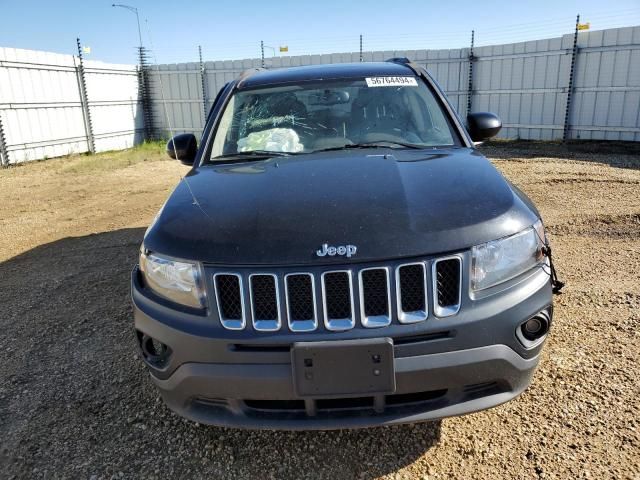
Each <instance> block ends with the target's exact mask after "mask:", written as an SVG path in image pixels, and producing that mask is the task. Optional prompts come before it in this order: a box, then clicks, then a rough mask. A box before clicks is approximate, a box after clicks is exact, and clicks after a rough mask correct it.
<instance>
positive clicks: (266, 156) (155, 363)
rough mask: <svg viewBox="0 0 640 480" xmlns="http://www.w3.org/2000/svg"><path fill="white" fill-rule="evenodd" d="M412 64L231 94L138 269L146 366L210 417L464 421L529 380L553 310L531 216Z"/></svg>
mask: <svg viewBox="0 0 640 480" xmlns="http://www.w3.org/2000/svg"><path fill="white" fill-rule="evenodd" d="M500 127H501V123H500V120H499V119H498V118H497V117H496V116H495V115H493V114H490V113H484V112H476V113H472V114H470V115H469V116H468V117H467V119H466V122H464V123H463V121H462V120H461V118H460V117H459V116H458V114H457V113H456V112H455V110H454V108H453V107H452V106H451V104H450V103H449V101H448V100H447V98H446V97H445V95H444V94H443V92H442V90H441V89H440V87H439V86H438V84H437V83H436V82H435V81H434V80H433V78H432V77H431V76H430V75H429V74H428V72H427V71H425V70H424V69H423V68H422V67H419V66H417V65H415V64H414V63H412V62H410V61H408V60H407V59H392V60H390V61H387V62H378V63H357V64H336V65H314V66H305V67H294V68H287V69H281V70H268V71H267V70H261V69H257V70H256V69H254V70H251V71H247V72H245V73H243V74H242V75H241V76H240V77H239V78H237V79H236V80H234V81H231V82H229V83H228V84H227V85H225V86H224V88H222V90H221V91H220V92H219V93H218V95H217V98H216V99H215V102H214V105H213V107H212V109H211V111H210V113H209V116H208V119H207V122H206V126H205V128H204V132H203V134H202V137H201V141H200V143H199V145H198V143H197V140H196V137H195V136H194V135H192V134H181V135H177V136H175V137H174V138H173V139H172V140H171V141H169V143H168V144H167V151H168V154H169V155H170V156H171V157H172V158H174V159H177V160H178V161H180V162H182V163H183V164H186V165H189V166H190V170H189V171H188V173H187V174H186V175H185V177H184V178H183V179H182V181H181V182H180V183H179V184H178V186H177V187H176V188H175V190H174V191H173V193H172V194H171V195H170V197H169V199H168V200H167V201H166V203H165V204H164V206H163V207H162V208H161V210H160V212H159V213H158V214H157V216H156V218H155V219H154V221H153V223H152V224H151V226H150V227H149V228H148V230H147V232H146V234H145V236H144V240H143V244H142V246H141V249H140V261H139V265H137V266H136V267H135V268H134V270H133V273H132V279H131V281H132V283H131V289H132V299H133V306H134V314H135V329H136V335H137V340H138V343H139V346H140V349H141V352H142V358H143V360H144V362H145V364H146V366H147V368H148V370H149V372H150V374H151V379H152V381H153V383H154V384H155V385H156V386H157V388H158V389H159V391H160V393H161V395H162V398H163V399H164V401H165V402H166V404H167V405H168V406H169V407H170V408H171V409H172V410H174V411H175V412H177V413H179V414H180V415H183V416H185V417H187V418H189V419H192V420H194V421H197V422H200V423H206V424H213V425H221V426H228V427H244V428H269V429H337V428H358V427H368V426H374V425H388V424H394V423H408V422H419V421H425V420H431V419H437V418H443V417H448V416H453V415H461V414H466V413H470V412H474V411H478V410H483V409H486V408H489V407H493V406H496V405H499V404H501V403H504V402H506V401H508V400H511V399H513V398H514V397H516V396H518V395H519V394H520V393H522V392H523V391H524V390H525V389H526V388H527V386H528V385H529V383H530V381H531V378H532V374H533V372H534V370H535V368H536V365H537V364H538V361H539V358H540V351H541V348H542V345H543V343H544V340H545V339H546V336H547V333H548V331H549V328H550V326H551V320H552V289H553V287H554V278H553V277H554V271H553V266H552V263H551V261H550V260H551V258H550V249H549V246H548V244H547V241H546V237H545V233H544V228H543V225H542V221H541V218H540V215H539V213H538V211H537V210H536V208H535V207H534V205H533V204H532V202H531V201H530V200H529V199H528V198H527V197H526V195H525V194H524V193H522V192H521V191H520V190H518V188H516V187H515V186H514V185H512V184H510V183H509V182H508V181H507V180H506V179H505V178H504V177H503V176H502V175H501V174H500V173H499V172H498V171H497V170H496V169H495V168H494V167H493V166H492V165H491V163H490V162H489V161H488V160H487V159H486V158H484V157H483V155H482V154H481V153H479V152H478V150H477V149H476V145H477V142H481V141H482V140H484V139H486V138H489V137H491V136H494V135H495V134H496V133H498V131H499V129H500Z"/></svg>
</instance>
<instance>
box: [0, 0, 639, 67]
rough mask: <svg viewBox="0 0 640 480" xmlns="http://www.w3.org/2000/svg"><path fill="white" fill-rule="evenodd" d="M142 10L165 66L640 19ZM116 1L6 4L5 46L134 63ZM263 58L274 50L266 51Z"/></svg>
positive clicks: (588, 4) (570, 11) (548, 4)
mask: <svg viewBox="0 0 640 480" xmlns="http://www.w3.org/2000/svg"><path fill="white" fill-rule="evenodd" d="M120 1H123V2H124V3H127V4H129V5H132V6H135V7H137V8H138V9H139V12H140V21H141V28H142V34H143V42H144V44H145V45H146V46H151V47H152V50H153V52H154V56H155V59H156V60H157V61H158V62H160V63H168V62H179V61H197V58H198V50H197V48H198V45H202V49H203V53H204V57H205V60H218V59H234V58H246V57H257V56H259V55H260V40H264V42H265V44H266V45H268V46H270V47H274V48H275V50H276V55H279V53H278V52H277V50H278V47H279V46H280V45H287V46H288V47H289V55H299V54H309V53H331V52H344V51H357V50H358V42H359V35H360V34H362V35H363V38H364V47H365V49H374V50H391V49H405V48H407V49H411V48H455V47H462V46H466V45H468V43H469V36H470V31H471V30H472V29H475V31H476V38H477V42H478V44H480V45H488V44H498V43H508V42H514V41H522V40H531V39H536V38H545V37H551V36H556V35H559V34H561V33H568V32H571V31H572V30H573V24H574V22H575V15H576V14H577V13H580V14H581V16H582V19H583V20H584V21H585V22H590V23H591V29H592V30H599V29H603V28H608V27H618V26H629V25H640V1H638V0H621V1H610V2H606V3H604V2H602V1H600V0H598V1H596V0H582V1H558V0H555V1H551V0H538V1H531V2H529V1H527V2H523V1H508V2H507V1H504V0H503V1H490V0H485V1H478V0H475V1H469V0H464V1H443V0H439V1H432V0H422V1H406V0H394V1H385V2H380V1H378V2H374V1H371V0H369V1H361V0H351V1H349V0H317V1H313V2H311V1H297V2H293V1H289V2H285V1H278V0H272V1H264V0H262V1H260V0H243V1H235V2H230V1H225V2H219V1H218V2H214V1H188V0H182V1H176V0H174V1H164V0H160V1H142V0H137V1H135V0H129V1H127V0H120ZM112 3H113V1H109V0H107V1H96V0H85V1H71V0H57V1H56V0H47V1H45V0H32V1H31V0H24V1H16V0H0V14H1V17H2V21H1V25H0V47H17V48H29V49H35V50H47V51H54V52H59V53H75V38H76V36H79V37H80V38H81V40H82V43H83V44H84V45H88V46H90V47H91V57H90V58H92V59H95V60H103V61H108V62H121V63H134V62H135V47H136V46H137V44H138V33H137V27H136V21H135V15H134V14H133V13H132V12H129V11H127V10H124V9H121V8H112V7H111V4H112ZM265 51H266V55H267V56H271V55H273V53H272V49H269V48H267V49H266V50H265Z"/></svg>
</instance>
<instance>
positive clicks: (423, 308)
mask: <svg viewBox="0 0 640 480" xmlns="http://www.w3.org/2000/svg"><path fill="white" fill-rule="evenodd" d="M396 292H397V304H398V321H399V322H400V323H415V322H422V321H424V320H426V319H427V316H428V309H427V270H426V268H425V266H424V263H407V264H405V265H400V266H399V267H398V268H397V270H396Z"/></svg>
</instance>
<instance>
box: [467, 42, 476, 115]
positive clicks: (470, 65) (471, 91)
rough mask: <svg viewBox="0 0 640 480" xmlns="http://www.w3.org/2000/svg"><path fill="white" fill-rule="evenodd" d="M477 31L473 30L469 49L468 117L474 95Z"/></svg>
mask: <svg viewBox="0 0 640 480" xmlns="http://www.w3.org/2000/svg"><path fill="white" fill-rule="evenodd" d="M474 36H475V31H474V30H471V48H469V85H468V87H467V115H469V114H470V113H471V96H472V95H473V62H474V61H475V59H476V57H474V56H473V41H474Z"/></svg>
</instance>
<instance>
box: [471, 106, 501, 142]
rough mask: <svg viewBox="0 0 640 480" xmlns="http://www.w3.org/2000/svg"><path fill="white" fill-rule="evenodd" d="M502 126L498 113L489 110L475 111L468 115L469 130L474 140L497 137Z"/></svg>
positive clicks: (480, 140)
mask: <svg viewBox="0 0 640 480" xmlns="http://www.w3.org/2000/svg"><path fill="white" fill-rule="evenodd" d="M501 128H502V122H501V121H500V119H499V118H498V116H497V115H495V114H493V113H489V112H475V113H470V114H469V115H467V130H468V131H469V135H471V140H473V141H474V142H482V141H483V140H486V139H487V138H491V137H495V136H496V135H497V134H498V132H499V131H500V129H501Z"/></svg>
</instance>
